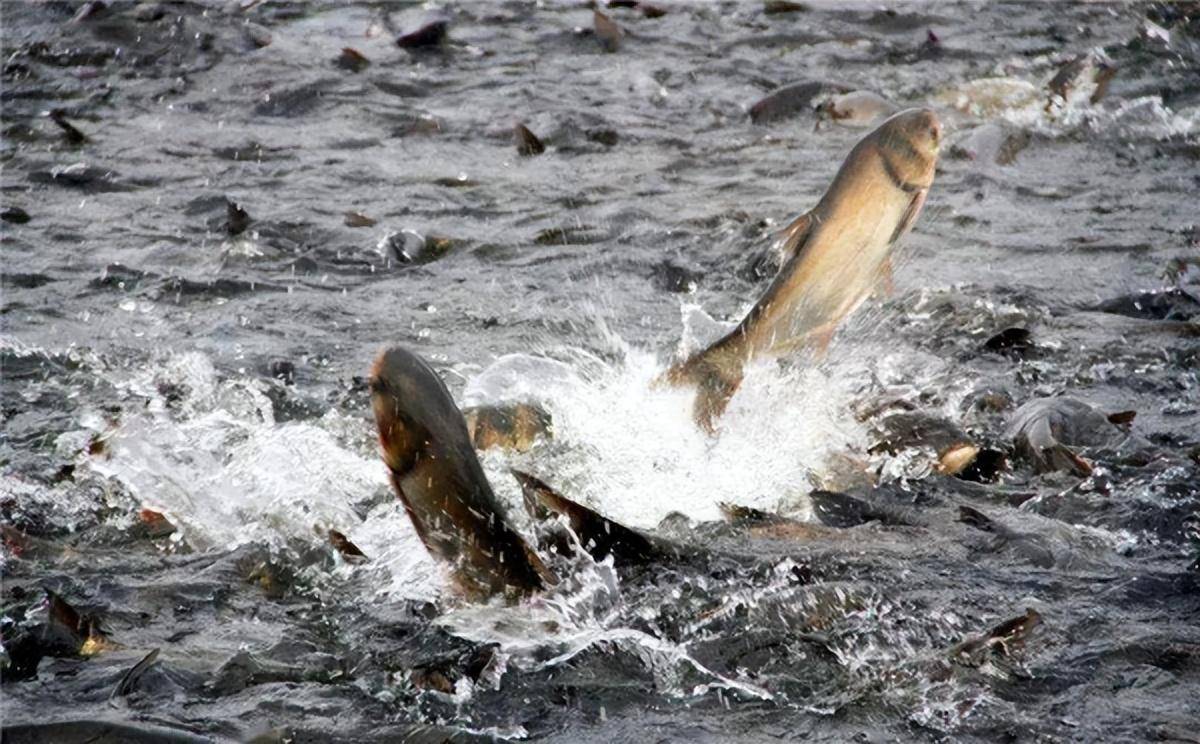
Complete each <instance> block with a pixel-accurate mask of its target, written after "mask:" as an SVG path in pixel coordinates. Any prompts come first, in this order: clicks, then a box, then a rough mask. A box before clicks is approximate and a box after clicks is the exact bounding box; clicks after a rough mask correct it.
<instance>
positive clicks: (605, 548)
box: [511, 470, 671, 565]
mask: <svg viewBox="0 0 1200 744" xmlns="http://www.w3.org/2000/svg"><path fill="white" fill-rule="evenodd" d="M511 472H512V474H513V477H515V478H516V479H517V482H518V483H520V484H521V491H522V493H523V495H524V500H525V509H526V511H528V512H529V516H530V517H532V518H533V519H535V520H539V521H545V520H547V519H549V518H551V517H552V516H553V515H556V514H557V515H561V516H563V517H566V519H567V521H568V522H569V523H570V525H571V530H572V531H574V532H575V534H576V536H578V538H579V541H580V543H581V544H582V545H583V546H584V547H585V548H586V549H587V550H588V552H589V553H591V554H592V556H593V557H595V558H596V560H604V558H605V557H607V556H609V555H612V556H613V560H614V561H615V562H616V563H617V564H618V565H630V564H640V563H648V562H650V561H653V560H655V559H659V558H663V557H665V556H666V555H667V554H668V553H669V552H671V551H669V549H667V548H666V545H665V543H661V542H660V541H658V540H655V539H653V538H650V537H647V536H646V535H643V534H642V533H640V532H638V531H636V530H632V529H630V528H628V527H626V526H624V525H622V524H619V523H617V522H614V521H613V520H611V519H608V518H607V517H604V516H601V515H600V514H598V513H596V512H594V511H592V510H591V509H588V508H587V507H586V506H583V505H582V504H577V503H575V502H574V501H571V500H570V499H568V498H566V497H565V496H562V495H560V494H558V493H557V492H556V491H554V489H552V488H550V486H548V485H547V484H546V483H544V482H543V481H541V480H540V479H538V478H536V477H534V476H532V475H530V474H528V473H524V472H521V471H519V470H512V471H511Z"/></svg>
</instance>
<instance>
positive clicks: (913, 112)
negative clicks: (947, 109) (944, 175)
mask: <svg viewBox="0 0 1200 744" xmlns="http://www.w3.org/2000/svg"><path fill="white" fill-rule="evenodd" d="M872 136H873V138H874V140H875V143H876V145H877V146H878V147H879V149H880V151H881V152H882V154H883V155H884V157H886V158H887V159H888V161H889V163H890V164H891V165H892V167H893V168H894V169H895V172H896V173H897V175H899V176H901V177H902V178H903V179H904V180H905V181H906V182H909V183H913V184H919V185H921V186H925V187H928V185H929V184H931V183H932V182H933V171H934V167H935V166H936V165H937V157H938V151H939V150H940V149H941V146H942V122H941V120H939V119H938V116H937V114H935V113H934V112H933V111H931V110H930V109H926V108H920V109H907V110H905V111H901V112H900V113H898V114H896V115H895V116H892V117H891V118H890V119H888V120H887V121H885V122H884V123H883V124H881V125H880V126H879V128H878V129H876V130H875V131H874V132H873V134H872Z"/></svg>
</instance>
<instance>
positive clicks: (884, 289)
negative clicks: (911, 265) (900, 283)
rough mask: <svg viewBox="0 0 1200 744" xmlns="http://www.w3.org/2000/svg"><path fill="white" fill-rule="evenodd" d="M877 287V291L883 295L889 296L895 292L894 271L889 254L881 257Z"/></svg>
mask: <svg viewBox="0 0 1200 744" xmlns="http://www.w3.org/2000/svg"><path fill="white" fill-rule="evenodd" d="M879 288H880V291H879V293H880V295H881V296H883V297H891V296H892V295H894V294H896V273H895V271H894V270H893V269H892V257H891V256H888V257H887V258H885V259H883V263H881V264H880V265H879Z"/></svg>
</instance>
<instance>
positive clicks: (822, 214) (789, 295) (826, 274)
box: [665, 109, 942, 431]
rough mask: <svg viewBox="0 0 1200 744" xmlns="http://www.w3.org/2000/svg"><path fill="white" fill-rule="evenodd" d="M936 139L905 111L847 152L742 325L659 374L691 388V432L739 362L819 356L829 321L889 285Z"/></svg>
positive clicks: (725, 394) (715, 410)
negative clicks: (801, 353) (805, 350)
mask: <svg viewBox="0 0 1200 744" xmlns="http://www.w3.org/2000/svg"><path fill="white" fill-rule="evenodd" d="M941 139H942V132H941V124H940V122H939V121H938V119H937V116H936V115H935V114H934V113H933V112H932V111H929V110H928V109H910V110H907V111H903V112H901V113H899V114H896V115H895V116H892V117H891V118H889V119H888V120H887V121H885V122H884V123H883V124H882V125H880V126H879V127H878V128H877V129H875V130H874V131H872V132H871V133H870V134H868V135H867V136H866V137H864V138H863V139H862V141H860V142H859V143H858V144H857V145H855V147H854V149H853V150H851V151H850V154H849V155H848V156H847V157H846V160H845V162H843V163H842V167H841V169H840V170H839V171H838V174H837V176H836V177H835V178H834V181H833V183H832V185H830V187H829V190H828V191H826V192H825V195H824V196H823V197H822V198H821V201H820V202H819V203H818V204H817V206H816V207H815V208H814V209H813V210H812V211H810V212H808V213H806V214H804V215H802V216H801V217H799V218H797V219H796V220H795V221H794V222H792V224H791V225H789V226H788V227H787V228H785V230H784V231H783V234H782V239H781V244H780V247H781V251H782V253H783V259H784V261H783V267H782V268H781V269H780V271H779V273H778V274H777V275H776V277H775V279H774V281H772V282H771V284H770V286H769V287H768V288H767V291H766V292H765V293H764V294H763V296H762V297H761V298H760V299H759V300H758V302H756V303H755V304H754V307H752V308H751V309H750V312H749V313H748V314H747V315H746V317H745V318H744V319H743V320H742V321H741V322H740V323H739V324H738V325H737V327H736V328H734V329H733V330H732V331H730V332H729V333H728V334H726V335H725V336H723V337H722V338H720V339H718V340H717V341H716V342H714V343H713V344H712V345H710V346H709V347H708V348H706V349H704V350H702V351H700V352H698V353H697V354H695V355H693V356H691V357H690V358H688V359H686V360H684V361H683V362H681V363H679V364H677V365H675V366H674V367H672V368H671V369H669V370H668V371H667V373H666V375H665V380H666V382H668V383H669V384H674V385H683V384H694V385H696V387H697V390H698V393H697V398H696V407H695V412H694V415H695V419H696V421H697V423H698V424H700V425H701V426H702V427H704V428H705V429H708V430H710V431H711V430H712V428H713V420H714V419H715V418H716V417H717V416H719V415H720V414H721V412H722V411H723V410H724V409H725V406H726V405H727V403H728V401H729V398H730V397H731V396H732V395H733V393H734V392H735V391H736V390H737V388H738V386H739V385H740V384H741V379H742V376H743V370H744V367H745V365H746V363H747V362H749V361H750V360H752V359H754V358H756V357H759V356H762V355H766V354H779V353H782V352H786V351H789V350H792V349H796V348H802V347H812V348H814V349H816V350H817V351H818V352H820V351H823V350H824V348H825V346H826V345H827V344H828V342H829V339H830V337H832V335H833V332H834V331H835V330H836V328H837V325H838V323H839V322H840V321H841V320H842V319H843V318H845V317H846V316H847V315H849V314H850V313H852V312H853V311H854V310H855V309H856V308H857V307H858V306H859V305H860V304H861V303H862V302H863V300H865V299H866V298H867V297H868V296H869V295H870V294H871V293H872V292H873V291H875V289H876V287H877V285H878V284H879V283H880V282H881V280H884V281H887V280H890V275H891V264H890V261H889V258H890V255H891V251H892V247H893V245H894V244H895V243H896V240H897V239H899V238H900V236H902V235H903V234H904V233H905V232H907V231H908V229H909V228H910V227H911V226H912V224H913V222H914V221H915V220H916V218H917V215H918V214H920V211H921V207H922V206H923V205H924V203H925V197H926V194H927V193H928V191H929V188H930V186H931V185H932V183H933V176H934V167H935V165H936V163H937V153H938V148H939V146H940V143H941Z"/></svg>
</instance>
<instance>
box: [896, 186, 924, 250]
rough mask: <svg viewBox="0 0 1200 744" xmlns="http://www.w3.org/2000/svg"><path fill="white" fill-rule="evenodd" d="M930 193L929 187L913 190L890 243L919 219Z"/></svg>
mask: <svg viewBox="0 0 1200 744" xmlns="http://www.w3.org/2000/svg"><path fill="white" fill-rule="evenodd" d="M928 194H929V189H917V190H916V191H914V192H913V195H912V199H910V200H909V202H908V209H906V210H904V215H903V216H902V217H901V218H900V222H898V223H897V224H896V230H895V232H893V233H892V238H891V240H889V241H888V243H895V242H896V241H897V240H899V239H900V237H901V236H902V235H904V233H906V232H908V229H909V228H910V227H912V226H913V223H914V222H916V221H917V216H918V215H920V214H921V207H924V206H925V197H926V196H928ZM889 268H890V267H889Z"/></svg>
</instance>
